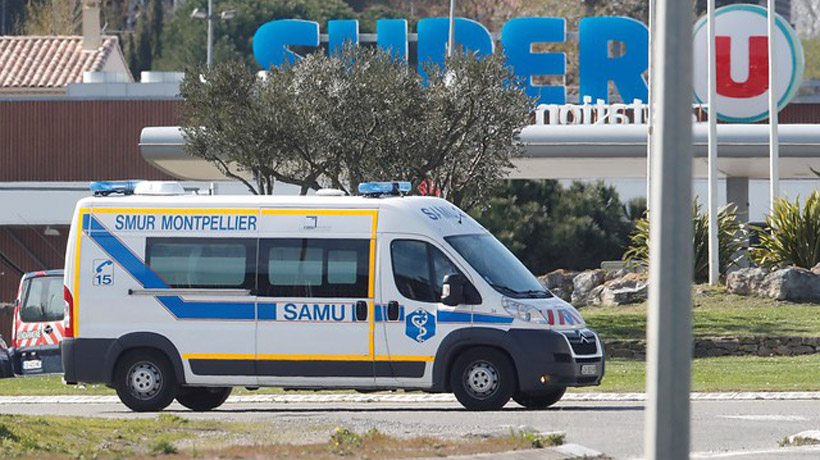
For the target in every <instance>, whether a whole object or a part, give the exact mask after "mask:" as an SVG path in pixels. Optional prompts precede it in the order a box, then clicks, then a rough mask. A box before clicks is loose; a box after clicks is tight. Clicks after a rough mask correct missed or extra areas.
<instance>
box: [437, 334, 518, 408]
mask: <svg viewBox="0 0 820 460" xmlns="http://www.w3.org/2000/svg"><path fill="white" fill-rule="evenodd" d="M450 387H451V388H452V390H453V393H454V394H455V395H456V399H458V402H460V403H461V405H462V406H464V407H465V408H467V409H468V410H499V409H501V408H502V407H504V405H505V404H507V403H508V402H509V401H510V398H511V397H512V395H513V393H514V392H515V388H516V380H515V368H514V367H513V365H512V363H511V362H510V359H509V358H507V356H506V355H505V354H504V353H502V352H501V351H499V350H496V349H495V348H487V347H477V348H470V349H468V350H467V351H465V352H464V353H462V354H461V355H460V356H459V357H458V358H457V359H456V361H455V363H454V364H453V370H452V372H451V373H450Z"/></svg>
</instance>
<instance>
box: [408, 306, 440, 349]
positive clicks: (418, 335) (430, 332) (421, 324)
mask: <svg viewBox="0 0 820 460" xmlns="http://www.w3.org/2000/svg"><path fill="white" fill-rule="evenodd" d="M406 322H407V328H406V330H405V334H407V336H408V337H410V338H411V339H413V340H415V341H416V342H419V343H421V342H424V341H425V340H427V339H429V338H430V337H432V336H434V335H435V333H436V316H435V315H433V314H432V313H429V312H427V311H426V310H423V309H421V308H419V309H418V310H416V311H414V312H413V313H411V314H409V315H407V319H406Z"/></svg>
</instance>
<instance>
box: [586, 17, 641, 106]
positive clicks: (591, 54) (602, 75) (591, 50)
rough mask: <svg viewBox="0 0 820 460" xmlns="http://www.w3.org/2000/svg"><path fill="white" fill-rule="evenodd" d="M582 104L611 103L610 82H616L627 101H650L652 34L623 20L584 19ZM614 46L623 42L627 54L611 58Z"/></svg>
mask: <svg viewBox="0 0 820 460" xmlns="http://www.w3.org/2000/svg"><path fill="white" fill-rule="evenodd" d="M578 35H579V42H580V44H579V48H578V54H579V55H580V58H579V63H578V67H579V71H578V74H579V75H578V77H579V80H580V93H581V100H583V98H584V96H590V97H591V98H592V100H593V101H596V100H598V99H602V100H603V101H604V102H609V97H608V94H609V91H607V87H608V85H609V81H610V80H612V81H613V82H615V87H616V88H618V93H620V95H621V99H623V100H624V101H630V102H631V101H632V100H634V99H640V100H642V101H644V102H645V101H647V98H648V92H649V90H648V88H647V85H646V81H645V80H644V79H643V73H644V72H645V71H646V68H647V66H648V65H649V52H648V50H649V33H648V30H647V28H646V26H645V25H643V24H642V23H640V22H638V21H636V20H634V19H631V18H621V17H600V18H584V19H581V23H580V25H579V26H578ZM610 42H621V43H623V46H624V54H623V56H621V57H617V58H610V57H609V46H610Z"/></svg>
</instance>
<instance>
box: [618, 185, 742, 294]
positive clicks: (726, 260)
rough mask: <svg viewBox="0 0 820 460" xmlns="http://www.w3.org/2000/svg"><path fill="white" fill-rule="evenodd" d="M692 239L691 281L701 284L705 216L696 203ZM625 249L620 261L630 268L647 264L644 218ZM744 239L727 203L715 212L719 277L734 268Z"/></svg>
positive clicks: (705, 270) (705, 274)
mask: <svg viewBox="0 0 820 460" xmlns="http://www.w3.org/2000/svg"><path fill="white" fill-rule="evenodd" d="M692 227H693V229H692V240H693V250H694V278H695V282H698V283H702V282H706V281H708V280H709V217H708V214H707V213H706V212H702V210H701V207H700V205H699V204H698V202H697V200H695V202H694V203H693V204H692ZM629 240H630V244H629V248H628V249H627V250H626V253H624V257H623V258H624V260H625V261H626V262H628V263H630V264H631V265H637V266H643V267H646V266H648V265H649V219H648V216H647V215H646V214H645V215H644V217H642V218H641V219H639V220H638V221H637V222H636V223H635V230H634V231H633V232H632V234H631V235H630V236H629ZM745 240H746V229H745V227H744V226H743V225H742V224H741V223H740V221H739V220H738V218H737V207H736V206H735V205H734V204H728V205H725V206H723V207H721V208H720V209H719V210H718V248H719V252H720V254H719V256H718V258H719V267H720V274H721V275H725V274H726V270H728V269H729V268H731V267H732V266H734V265H736V264H737V262H738V259H739V257H740V254H739V252H740V250H741V249H743V245H744V242H745Z"/></svg>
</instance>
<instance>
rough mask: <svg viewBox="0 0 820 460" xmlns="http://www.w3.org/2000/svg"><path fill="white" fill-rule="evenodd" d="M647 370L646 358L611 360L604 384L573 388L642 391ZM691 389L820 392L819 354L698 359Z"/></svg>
mask: <svg viewBox="0 0 820 460" xmlns="http://www.w3.org/2000/svg"><path fill="white" fill-rule="evenodd" d="M645 369H646V368H645V363H644V362H643V361H626V360H610V361H607V363H606V374H605V375H604V380H603V382H602V384H601V386H599V387H584V388H577V389H573V390H572V391H585V392H589V391H594V392H597V391H604V392H643V391H644V390H645V382H646V373H645ZM692 391H820V355H803V356H771V357H759V356H727V357H720V358H699V359H695V360H693V361H692Z"/></svg>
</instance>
